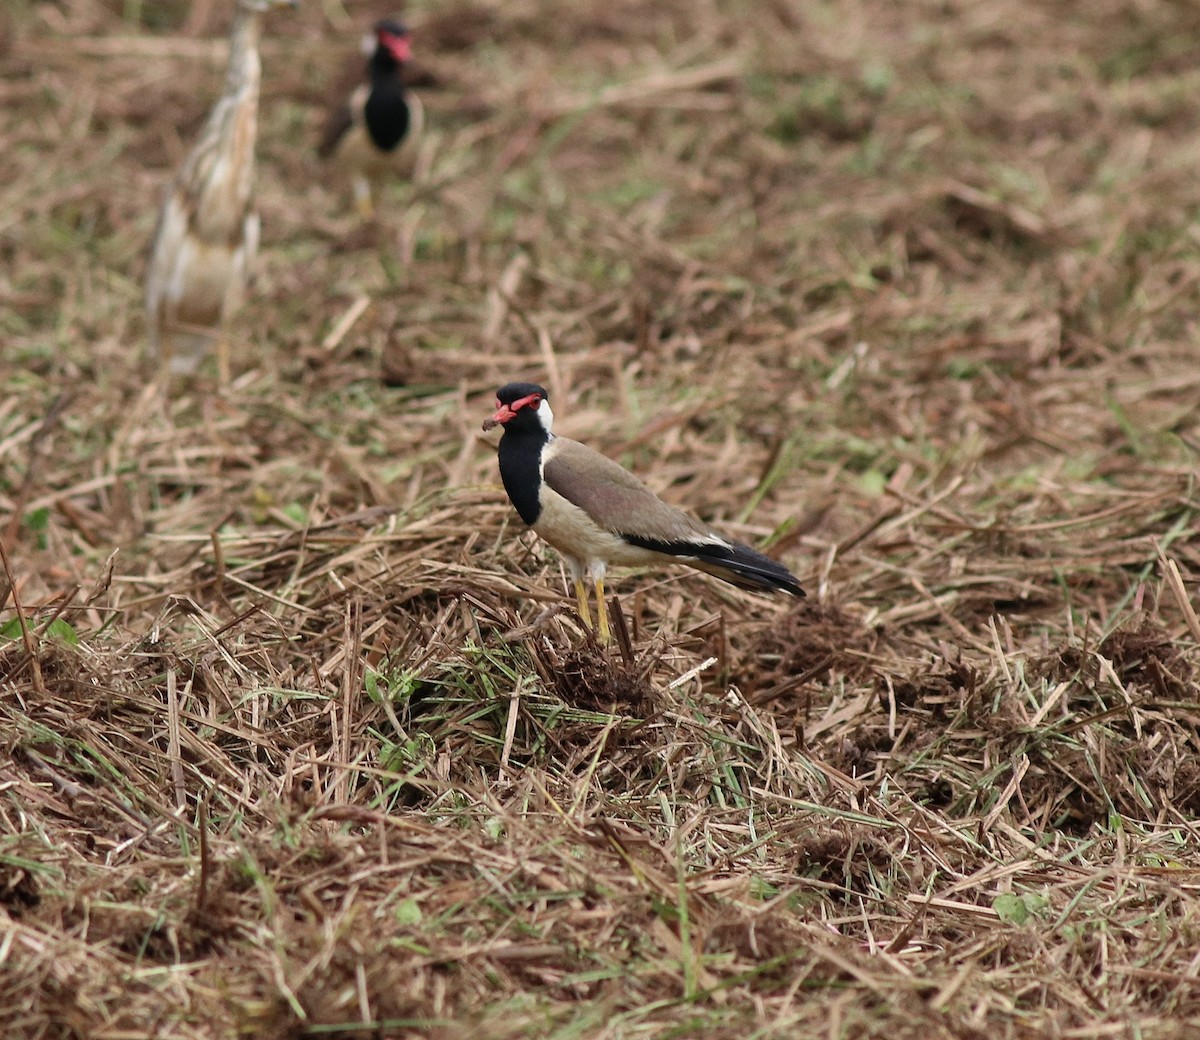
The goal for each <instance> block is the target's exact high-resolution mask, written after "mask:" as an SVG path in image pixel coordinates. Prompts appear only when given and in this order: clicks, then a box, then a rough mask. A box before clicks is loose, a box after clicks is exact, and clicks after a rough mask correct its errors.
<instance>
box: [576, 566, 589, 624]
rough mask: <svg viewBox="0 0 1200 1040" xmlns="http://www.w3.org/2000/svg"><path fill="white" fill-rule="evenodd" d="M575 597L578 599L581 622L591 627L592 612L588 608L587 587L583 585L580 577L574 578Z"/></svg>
mask: <svg viewBox="0 0 1200 1040" xmlns="http://www.w3.org/2000/svg"><path fill="white" fill-rule="evenodd" d="M575 598H576V599H577V600H578V601H579V616H580V617H581V618H583V623H584V624H585V625H587V627H588V628H591V627H592V612H591V611H590V610H588V604H587V589H586V588H585V587H584V584H583V579H582V578H576V579H575Z"/></svg>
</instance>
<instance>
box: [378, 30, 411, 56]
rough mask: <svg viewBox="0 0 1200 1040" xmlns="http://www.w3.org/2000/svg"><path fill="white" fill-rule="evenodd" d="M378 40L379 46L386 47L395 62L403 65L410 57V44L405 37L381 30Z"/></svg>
mask: <svg viewBox="0 0 1200 1040" xmlns="http://www.w3.org/2000/svg"><path fill="white" fill-rule="evenodd" d="M378 39H379V43H380V46H382V47H386V48H387V51H388V53H389V54H390V55H391V56H392V57H393V58H395V59H396V61H398V62H401V63H403V62H406V61H408V59H409V58H411V57H412V44H411V43H410V42H409V39H408V37H407V36H397V35H396V34H395V33H390V32H388V31H387V30H381V31H380V32H379V35H378Z"/></svg>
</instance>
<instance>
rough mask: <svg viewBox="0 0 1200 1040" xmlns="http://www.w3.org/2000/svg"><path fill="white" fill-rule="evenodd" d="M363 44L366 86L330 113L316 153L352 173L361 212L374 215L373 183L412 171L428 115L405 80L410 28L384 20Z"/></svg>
mask: <svg viewBox="0 0 1200 1040" xmlns="http://www.w3.org/2000/svg"><path fill="white" fill-rule="evenodd" d="M363 42H364V46H365V49H368V48H369V53H370V58H369V59H368V61H367V82H366V83H362V84H360V85H359V86H358V87H357V88H355V90H354V93H353V94H351V95H350V99H349V101H347V102H346V103H345V104H344V105H339V106H338V107H337V108H336V109H334V110H333V111H332V112H331V113H330V115H329V120H328V122H327V123H326V126H325V135H324V137H323V138H322V140H321V144H320V146H319V147H318V149H317V154H318V155H320V156H321V158H323V159H333V160H334V161H335V162H338V163H341V165H342V166H343V167H344V168H345V169H347V170H348V171H349V172H350V176H351V180H352V184H353V187H354V201H355V203H356V205H357V206H358V211H359V213H360V214H361V215H362V216H363V217H370V216H371V213H372V212H373V209H374V207H373V206H372V204H371V181H372V180H373V179H375V178H377V177H381V176H383V175H385V174H387V173H388V172H392V173H399V174H405V173H407V172H409V170H410V169H411V167H412V163H413V160H414V158H415V155H416V148H415V146H414V144H413V142H414V141H415V140H416V138H417V137H418V135H419V134H420V132H421V127H422V125H423V124H424V121H425V116H424V112H423V110H422V108H421V102H420V99H419V98H418V97H417V96H416V95H415V94H414V93H412V91H410V90H408V89H407V88H406V87H405V85H404V82H403V80H402V78H401V73H402V71H403V68H404V64H405V62H407V61H408V59H409V58H410V57H411V55H412V43H411V35H410V33H409V31H408V29H407V28H406V27H405V26H404V25H401V24H400V22H397V21H393V20H392V19H390V18H385V19H384V20H383V21H381V22H377V23H376V24H375V28H374V30H373V33H372V35H370V36H367V37H366V39H365V40H364V41H363Z"/></svg>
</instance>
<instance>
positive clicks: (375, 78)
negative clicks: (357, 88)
mask: <svg viewBox="0 0 1200 1040" xmlns="http://www.w3.org/2000/svg"><path fill="white" fill-rule="evenodd" d="M367 74H368V76H369V77H370V80H371V82H372V83H392V82H395V83H397V84H399V83H400V63H399V62H398V61H396V59H395V58H393V57H392V56H391V55H390V54H387V53H380V52H378V51H377V52H376V53H374V54H372V55H371V60H370V61H369V62H367Z"/></svg>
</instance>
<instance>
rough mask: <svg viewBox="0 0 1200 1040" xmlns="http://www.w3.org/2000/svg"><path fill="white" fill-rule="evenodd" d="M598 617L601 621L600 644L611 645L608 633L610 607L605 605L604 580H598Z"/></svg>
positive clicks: (610, 637)
mask: <svg viewBox="0 0 1200 1040" xmlns="http://www.w3.org/2000/svg"><path fill="white" fill-rule="evenodd" d="M596 616H597V617H598V618H599V619H600V642H602V643H611V642H612V636H611V634H610V633H609V631H608V607H607V606H606V605H605V603H604V579H603V578H597V579H596Z"/></svg>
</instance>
